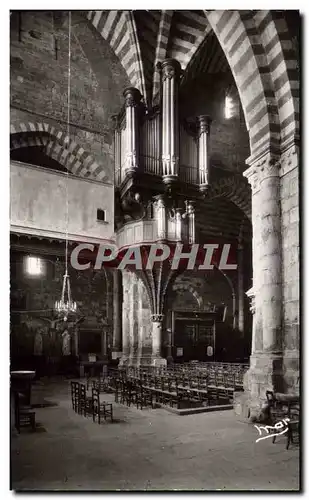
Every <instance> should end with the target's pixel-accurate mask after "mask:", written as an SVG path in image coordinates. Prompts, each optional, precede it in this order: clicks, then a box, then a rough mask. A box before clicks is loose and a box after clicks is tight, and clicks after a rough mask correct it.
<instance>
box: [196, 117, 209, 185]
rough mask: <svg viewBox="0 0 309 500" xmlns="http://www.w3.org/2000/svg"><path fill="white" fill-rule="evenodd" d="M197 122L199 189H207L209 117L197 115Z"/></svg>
mask: <svg viewBox="0 0 309 500" xmlns="http://www.w3.org/2000/svg"><path fill="white" fill-rule="evenodd" d="M197 123H198V162H199V164H198V165H199V183H200V191H202V192H205V191H207V188H208V184H209V133H210V124H211V118H210V117H209V116H207V115H201V116H198V117H197Z"/></svg>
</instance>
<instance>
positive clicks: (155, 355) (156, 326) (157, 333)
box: [151, 314, 166, 366]
mask: <svg viewBox="0 0 309 500" xmlns="http://www.w3.org/2000/svg"><path fill="white" fill-rule="evenodd" d="M151 319H152V364H153V365H154V366H166V359H164V358H162V356H161V350H162V321H163V316H162V314H154V315H153V316H152V318H151Z"/></svg>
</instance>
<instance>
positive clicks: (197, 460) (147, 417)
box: [11, 382, 299, 491]
mask: <svg viewBox="0 0 309 500" xmlns="http://www.w3.org/2000/svg"><path fill="white" fill-rule="evenodd" d="M35 397H36V398H38V397H39V398H42V397H44V398H47V399H48V401H53V402H55V403H57V406H52V407H46V408H38V409H37V410H36V417H37V421H38V422H39V423H40V424H41V428H40V429H39V431H38V432H36V433H31V432H28V431H27V430H26V429H24V430H22V433H21V434H20V435H17V433H16V431H15V430H14V429H12V439H11V455H12V460H11V463H12V472H11V475H12V489H14V490H19V491H20V490H71V491H72V490H88V491H89V490H227V491H231V490H294V491H297V490H298V489H299V449H298V446H297V445H291V447H290V449H289V450H285V442H286V439H285V436H282V437H281V438H279V439H278V440H277V442H276V443H275V444H272V442H271V439H266V440H264V441H261V442H259V443H256V442H255V441H256V439H257V438H258V432H257V430H256V429H255V428H254V427H253V426H252V425H248V424H243V423H240V422H238V421H237V420H236V419H235V417H234V413H233V411H232V410H231V411H230V410H228V411H224V412H215V413H202V414H196V415H188V416H178V415H175V414H172V413H168V412H167V411H165V410H164V409H161V408H160V409H155V410H151V409H149V410H148V409H145V410H137V409H136V408H134V407H131V408H127V407H126V406H122V405H118V404H114V414H115V418H116V422H115V423H105V422H104V423H102V424H101V425H100V426H99V425H98V424H96V423H93V422H92V420H91V418H85V417H83V416H80V415H77V414H76V413H74V412H73V410H72V408H71V401H70V397H69V386H68V382H62V383H60V382H58V383H49V384H48V385H45V386H40V385H38V386H36V387H35V388H34V398H35ZM104 399H106V400H112V401H113V396H112V395H106V397H105V398H104Z"/></svg>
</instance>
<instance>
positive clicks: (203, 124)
mask: <svg viewBox="0 0 309 500" xmlns="http://www.w3.org/2000/svg"><path fill="white" fill-rule="evenodd" d="M211 122H212V119H211V118H210V116H208V115H200V116H198V117H197V125H198V134H199V135H201V134H203V133H206V134H207V135H209V133H210V125H211Z"/></svg>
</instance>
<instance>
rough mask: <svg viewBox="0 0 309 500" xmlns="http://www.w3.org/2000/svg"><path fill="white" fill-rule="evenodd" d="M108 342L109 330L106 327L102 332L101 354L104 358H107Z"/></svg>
mask: <svg viewBox="0 0 309 500" xmlns="http://www.w3.org/2000/svg"><path fill="white" fill-rule="evenodd" d="M107 342H108V331H107V328H106V327H104V328H103V330H102V332H101V355H102V358H103V359H106V358H107Z"/></svg>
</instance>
